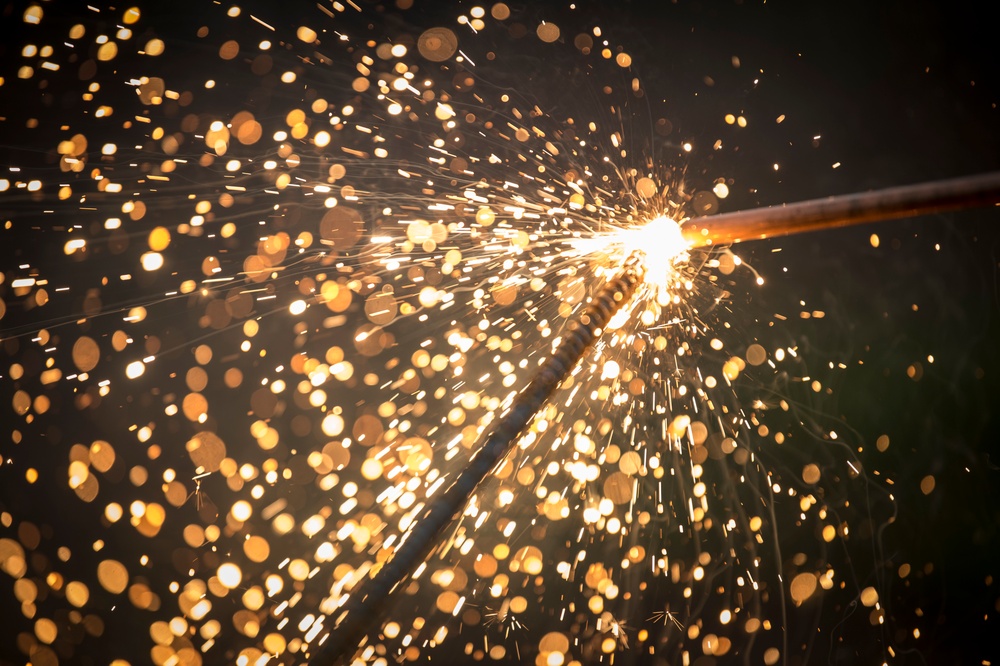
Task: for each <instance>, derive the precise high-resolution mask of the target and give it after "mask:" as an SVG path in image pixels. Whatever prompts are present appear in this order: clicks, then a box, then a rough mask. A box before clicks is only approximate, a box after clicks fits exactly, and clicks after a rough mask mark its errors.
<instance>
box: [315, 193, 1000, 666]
mask: <svg viewBox="0 0 1000 666" xmlns="http://www.w3.org/2000/svg"><path fill="white" fill-rule="evenodd" d="M998 202H1000V173H989V174H982V175H978V176H969V177H965V178H955V179H952V180H944V181H934V182H928V183H920V184H917V185H908V186H902V187H894V188H888V189H883V190H878V191H874V192H866V193H858V194H851V195H844V196H839V197H830V198H827V199H816V200H812V201H804V202H799V203H795V204H790V205H787V206H781V207H774V208H764V209H755V210H748V211H740V212H737V213H730V214H726V215H719V216H716V217H714V218H711V219H704V218H699V219H697V220H694V221H692V223H691V224H689V225H688V226H687V228H686V229H684V231H683V234H684V241H686V242H687V243H689V244H690V246H691V247H699V246H704V245H711V244H720V243H738V242H741V241H746V240H762V239H767V238H773V237H776V236H783V235H788V234H794V233H802V232H809V231H821V230H825V229H832V228H837V227H843V226H851V225H856V224H863V223H866V222H874V221H879V220H887V219H895V218H902V217H910V216H916V215H923V214H930V213H935V212H942V211H947V210H957V209H963V208H973V207H977V206H987V205H992V204H996V203H998ZM598 245H604V246H616V245H617V246H620V247H621V248H623V249H624V251H625V252H627V254H628V259H627V260H626V262H625V265H624V270H623V272H622V273H621V275H620V276H619V277H617V278H616V279H614V280H611V281H610V282H608V283H607V284H606V285H605V286H604V288H603V289H602V290H601V291H600V292H599V293H598V294H596V296H595V297H594V300H593V301H592V302H591V303H590V305H589V306H588V308H587V309H586V310H585V311H584V312H583V313H582V314H581V315H580V316H579V317H578V318H577V319H576V320H574V321H573V322H572V323H571V324H570V326H569V327H568V329H567V333H566V336H565V337H564V339H563V340H562V341H561V343H560V345H559V347H558V349H557V350H556V351H555V353H554V354H553V356H552V357H550V358H549V359H548V360H547V361H546V362H545V364H544V365H543V366H542V368H541V369H540V370H539V372H538V373H537V374H536V375H535V377H534V379H533V380H532V381H531V383H530V384H529V385H528V386H527V387H526V389H525V390H524V391H523V392H522V393H521V394H520V395H519V396H518V397H517V399H516V400H515V402H514V404H513V405H512V406H511V407H510V409H509V411H507V412H506V413H505V414H504V415H503V417H502V418H501V420H500V422H499V423H498V425H497V426H496V428H494V430H493V431H492V432H491V434H490V435H489V437H488V438H487V439H486V442H485V443H484V444H483V446H482V448H480V449H479V451H478V452H477V454H476V455H475V457H474V458H473V459H472V461H471V464H470V465H469V467H467V468H466V469H465V470H464V471H463V472H462V473H461V474H460V475H459V476H458V478H457V479H456V480H455V482H454V483H453V484H452V485H451V486H450V487H449V488H448V490H447V491H445V493H444V494H443V495H442V496H441V497H439V498H437V499H436V500H434V501H433V503H432V504H431V505H430V507H429V508H428V509H427V510H426V511H425V512H424V514H423V515H422V516H421V518H420V519H419V520H418V522H417V523H416V524H415V525H414V527H413V528H412V529H411V530H410V531H409V532H408V533H407V535H406V536H405V537H404V539H403V541H402V542H401V544H400V546H399V547H398V548H397V549H396V551H395V553H394V555H393V557H392V559H390V560H389V561H388V562H386V563H385V564H384V565H383V566H382V568H381V569H379V571H378V573H377V574H376V575H375V576H374V577H373V578H372V580H371V581H370V582H369V583H368V584H367V585H366V586H365V587H364V589H362V590H360V591H359V592H358V593H356V594H353V595H351V596H350V597H349V599H348V601H347V602H346V603H345V605H344V607H343V608H342V609H341V612H339V613H338V624H337V625H336V627H335V628H334V630H333V633H332V634H331V636H330V638H329V639H328V640H327V641H326V642H324V643H323V644H322V645H321V647H320V650H319V652H317V653H316V655H315V656H314V657H313V658H312V659H311V661H310V663H311V664H313V666H323V665H325V664H335V663H339V662H340V661H341V660H343V659H345V658H348V657H350V656H351V655H353V654H354V652H355V651H357V650H358V649H359V648H360V644H359V641H360V640H361V639H362V637H363V636H364V634H365V633H366V632H367V631H368V629H369V628H370V625H371V624H372V623H373V622H375V621H376V620H377V619H378V617H379V615H380V613H381V611H382V609H383V608H384V606H385V604H386V602H387V601H388V599H389V598H390V597H391V595H392V593H393V592H394V591H395V590H396V589H397V587H398V585H399V584H400V583H401V582H402V581H403V580H405V579H406V577H407V576H409V575H410V574H412V572H413V571H414V569H416V567H417V566H419V565H420V564H421V563H422V562H423V561H424V560H425V558H426V557H427V555H428V554H429V553H430V552H431V551H432V550H433V549H434V547H435V546H436V545H437V540H438V538H439V537H440V535H441V533H442V532H443V531H444V529H445V528H446V527H447V526H448V524H449V523H450V522H451V521H452V519H453V518H454V517H455V515H456V514H457V513H458V512H459V511H460V510H461V509H462V508H463V507H464V506H465V505H466V504H467V503H468V502H469V500H470V498H471V497H472V495H473V494H474V493H475V491H476V489H477V488H478V487H479V485H480V484H481V483H482V481H483V480H484V479H485V478H486V476H487V475H488V474H489V473H490V472H491V471H492V470H494V469H495V468H496V466H497V464H498V463H499V462H500V461H501V460H503V458H504V457H506V456H507V455H508V454H509V453H510V451H511V450H512V449H513V447H514V445H515V444H516V442H517V440H518V438H519V436H520V434H521V432H522V430H523V429H524V428H525V426H526V425H527V424H528V422H529V421H530V419H531V418H532V417H533V416H534V415H535V414H536V413H537V412H538V411H539V410H540V409H541V408H542V407H543V406H544V404H545V402H546V401H547V400H548V399H549V397H550V396H551V395H552V393H553V392H554V391H555V390H556V388H557V387H558V386H559V385H560V384H561V383H562V382H563V381H564V380H565V379H566V377H567V376H569V374H570V372H571V371H572V369H573V368H574V367H575V366H576V364H577V363H578V362H579V360H580V359H581V358H582V356H583V354H584V352H585V351H586V350H587V349H588V348H589V347H590V346H591V345H592V344H593V343H594V341H595V340H596V339H597V338H598V337H599V336H600V335H601V332H602V329H603V328H604V327H605V326H606V325H607V323H608V321H609V320H610V319H611V317H612V316H613V315H614V314H615V313H616V312H618V311H619V310H620V309H621V308H622V307H623V306H624V305H625V304H626V303H628V302H629V301H630V300H631V299H632V297H633V295H634V294H635V292H636V290H637V288H638V287H639V286H640V285H641V284H642V282H643V280H644V279H645V276H646V274H647V272H648V273H650V278H651V280H652V281H653V282H654V283H660V280H661V277H662V276H661V275H660V274H661V273H664V274H665V273H666V272H667V270H668V268H667V267H668V265H669V264H670V263H672V262H673V260H674V258H675V257H676V256H677V255H678V254H680V253H681V252H683V251H684V250H685V248H684V243H683V242H681V241H680V238H679V231H678V227H677V225H676V224H675V223H674V222H673V221H671V220H669V219H667V218H657V219H655V220H653V221H651V222H649V223H647V224H646V225H642V226H639V227H636V228H632V229H624V230H619V231H617V232H614V233H612V234H608V235H605V236H603V237H602V236H598V237H595V238H591V239H587V241H585V242H582V243H578V244H577V246H576V247H577V250H579V251H581V252H588V251H593V250H594V249H595V248H597V247H598ZM649 245H653V246H659V247H661V248H662V249H663V251H662V252H660V253H658V254H657V255H655V256H654V257H653V258H652V259H651V260H650V261H649V264H650V265H649V268H650V269H651V270H649V271H647V263H646V262H647V259H646V255H645V253H644V252H643V250H642V249H641V248H643V247H648V246H649Z"/></svg>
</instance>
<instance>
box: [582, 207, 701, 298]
mask: <svg viewBox="0 0 1000 666" xmlns="http://www.w3.org/2000/svg"><path fill="white" fill-rule="evenodd" d="M571 245H572V247H573V248H574V250H575V252H576V253H579V254H582V255H587V254H592V253H593V254H598V255H605V256H607V257H608V258H610V259H611V260H612V262H614V263H615V264H620V262H622V261H625V260H628V259H629V258H630V257H636V258H637V259H638V260H639V261H640V262H641V264H642V266H643V268H644V271H643V279H644V281H645V282H646V283H647V284H649V285H650V286H652V287H654V288H656V289H667V288H669V287H670V286H671V285H672V284H673V283H674V282H675V281H676V276H677V270H676V268H675V267H676V265H677V264H678V263H680V262H682V261H685V260H686V259H687V258H688V250H690V248H691V245H690V243H689V242H688V241H687V240H686V239H685V238H684V235H683V234H682V233H681V228H680V224H679V223H678V222H677V221H676V220H672V219H670V218H669V217H666V216H662V215H661V216H660V217H656V218H654V219H652V220H650V221H649V222H647V223H646V224H643V225H641V226H634V227H628V228H624V229H622V228H619V229H615V230H614V231H610V232H604V233H599V234H596V235H594V236H591V237H588V238H582V239H577V240H575V241H573V242H572V243H571Z"/></svg>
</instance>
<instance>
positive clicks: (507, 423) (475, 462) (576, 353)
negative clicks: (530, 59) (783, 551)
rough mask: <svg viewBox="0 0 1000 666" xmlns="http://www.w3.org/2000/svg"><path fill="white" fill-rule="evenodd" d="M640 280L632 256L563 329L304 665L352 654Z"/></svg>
mask: <svg viewBox="0 0 1000 666" xmlns="http://www.w3.org/2000/svg"><path fill="white" fill-rule="evenodd" d="M644 272H645V270H644V268H643V266H642V262H641V258H640V257H638V256H636V255H635V254H633V255H632V256H631V257H629V258H628V260H626V262H625V264H624V269H623V270H622V272H621V274H620V275H618V276H617V277H616V278H614V279H612V280H610V281H609V282H608V283H607V284H605V285H604V286H603V287H602V288H601V289H600V291H599V292H598V293H597V294H596V295H595V297H594V298H593V300H592V301H591V302H590V304H589V305H588V306H587V308H586V309H585V310H584V311H583V312H582V313H581V314H580V315H579V316H578V317H577V318H575V319H574V320H572V321H571V322H570V323H569V324H568V325H567V330H566V332H565V333H563V336H562V340H561V342H560V343H559V346H558V347H557V348H556V350H555V352H554V353H553V354H552V356H551V357H550V358H548V359H547V360H546V361H545V362H544V363H543V364H542V365H541V367H540V368H539V370H538V373H537V374H536V375H535V376H534V378H533V379H532V380H531V382H530V383H529V384H528V386H527V387H526V388H525V389H524V391H522V392H521V393H519V394H518V396H517V397H516V398H515V400H514V402H513V404H512V405H511V408H510V410H509V411H508V412H506V413H505V414H504V415H503V416H501V417H500V420H499V422H498V423H497V425H496V427H495V428H494V429H493V430H492V431H491V432H490V435H489V437H488V438H487V440H486V442H485V443H484V444H483V446H482V447H481V448H480V449H479V451H477V452H476V454H475V456H474V457H473V458H472V459H471V460H470V461H469V465H468V467H466V468H465V469H464V470H463V471H462V472H461V473H460V474H459V475H458V478H457V479H455V482H454V483H453V484H452V485H451V486H450V487H449V488H448V489H447V490H446V491H445V492H444V493H443V494H442V495H441V496H440V497H438V498H437V499H435V500H433V502H432V503H431V504H430V506H429V507H428V508H427V509H426V510H425V511H424V513H423V515H422V516H421V517H420V519H419V520H417V521H416V522H415V524H414V526H413V527H412V528H411V529H410V530H409V532H408V533H407V534H406V536H405V537H404V538H403V540H402V541H401V542H400V544H399V546H398V547H397V548H396V551H395V552H394V553H393V555H392V557H391V559H389V560H388V561H387V562H385V563H384V564H383V565H382V568H381V569H379V570H378V572H377V573H376V574H375V575H374V576H373V577H372V578H371V580H369V581H368V582H367V583H366V584H363V586H362V589H361V590H359V591H357V592H356V593H354V594H352V595H351V597H350V598H349V599H348V601H347V603H346V604H344V606H343V608H342V609H341V610H340V612H339V613H338V616H339V621H338V622H337V625H336V626H335V628H334V629H333V631H332V633H331V634H330V635H329V637H328V638H327V640H326V641H325V642H324V643H323V644H321V645H320V646H319V650H318V651H317V652H316V654H315V655H314V656H313V657H312V658H311V659H310V661H309V663H310V665H311V666H329V665H332V664H337V663H341V662H342V661H346V660H347V659H349V658H350V657H352V656H353V655H354V654H355V653H356V651H357V650H358V648H359V647H360V642H361V640H362V639H363V637H364V635H365V634H366V633H367V632H368V631H369V629H370V628H371V626H372V625H373V624H374V623H375V622H376V621H377V620H378V618H379V616H380V615H381V613H382V610H383V607H384V606H385V603H386V602H387V600H388V599H389V597H390V596H391V594H392V593H393V591H394V590H395V589H396V588H397V587H398V585H399V584H400V583H402V582H403V581H404V580H405V579H406V578H407V577H408V576H409V575H410V574H411V573H412V572H413V571H414V569H416V568H417V567H418V566H419V565H420V564H421V563H423V562H424V560H425V559H426V558H427V556H428V555H429V554H430V552H431V551H432V550H433V548H434V547H435V545H436V544H437V543H438V542H439V540H440V535H441V533H442V532H443V531H444V529H445V528H446V527H447V526H448V524H449V523H451V521H452V519H454V517H455V515H456V514H458V513H459V511H461V510H462V509H464V508H465V506H466V504H467V503H468V502H469V499H470V498H471V497H472V495H473V494H474V493H475V491H476V488H477V487H478V486H479V484H480V483H481V482H482V481H483V480H484V479H485V478H486V477H487V476H488V475H489V474H490V472H492V471H493V470H494V469H496V467H497V465H498V464H499V463H500V462H501V461H502V460H503V459H504V458H505V457H506V456H507V454H508V453H510V451H511V450H512V449H513V448H514V446H515V444H516V443H517V441H518V439H519V437H520V434H521V432H522V431H523V430H524V428H525V427H526V426H527V425H528V423H529V422H530V421H531V419H532V418H533V417H534V416H535V414H537V413H538V412H539V411H540V410H541V409H542V407H544V406H545V403H546V401H547V400H548V399H549V397H550V396H551V395H552V393H553V392H554V391H555V390H556V388H557V387H558V386H559V385H560V384H561V383H562V382H563V380H565V379H566V377H567V376H568V375H569V374H570V372H572V370H573V368H574V367H575V366H576V364H577V363H578V362H579V360H580V359H581V358H582V357H583V355H584V353H586V351H587V349H588V348H589V347H590V346H591V345H592V344H593V343H594V341H595V340H597V338H598V337H600V335H601V333H602V331H603V329H604V327H605V326H606V325H607V323H608V321H609V320H610V319H611V317H612V316H614V314H615V313H616V312H617V311H618V310H619V309H621V308H622V306H624V305H625V304H626V303H628V302H629V301H630V300H631V299H632V296H633V295H634V294H635V291H636V289H637V288H638V287H639V285H640V284H641V283H642V281H643V275H644Z"/></svg>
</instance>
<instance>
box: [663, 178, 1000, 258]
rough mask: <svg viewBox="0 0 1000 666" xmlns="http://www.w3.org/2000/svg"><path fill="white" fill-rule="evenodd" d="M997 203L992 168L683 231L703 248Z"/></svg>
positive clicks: (694, 222) (721, 218)
mask: <svg viewBox="0 0 1000 666" xmlns="http://www.w3.org/2000/svg"><path fill="white" fill-rule="evenodd" d="M997 203H1000V172H993V173H987V174H981V175H977V176H966V177H963V178H954V179H951V180H939V181H933V182H929V183H919V184H917V185H905V186H903V187H890V188H888V189H884V190H875V191H874V192H862V193H858V194H845V195H842V196H834V197H827V198H825V199H812V200H810V201H801V202H798V203H793V204H785V205H781V206H774V207H771V208H755V209H752V210H742V211H738V212H735V213H723V214H722V215H712V216H709V217H698V218H692V219H690V220H688V221H687V222H686V223H685V224H684V228H683V229H682V233H683V234H684V238H685V239H687V241H688V242H689V243H691V245H692V246H693V247H704V246H706V245H717V244H728V243H739V242H742V241H748V240H762V239H765V238H774V237H776V236H785V235H788V234H797V233H801V232H804V231H816V230H818V229H832V228H835V227H846V226H851V225H855V224H864V223H866V222H877V221H879V220H891V219H895V218H899V217H912V216H916V215H928V214H931V213H940V212H943V211H947V210H957V209H960V208H978V207H983V206H991V205H995V204H997Z"/></svg>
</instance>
